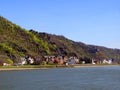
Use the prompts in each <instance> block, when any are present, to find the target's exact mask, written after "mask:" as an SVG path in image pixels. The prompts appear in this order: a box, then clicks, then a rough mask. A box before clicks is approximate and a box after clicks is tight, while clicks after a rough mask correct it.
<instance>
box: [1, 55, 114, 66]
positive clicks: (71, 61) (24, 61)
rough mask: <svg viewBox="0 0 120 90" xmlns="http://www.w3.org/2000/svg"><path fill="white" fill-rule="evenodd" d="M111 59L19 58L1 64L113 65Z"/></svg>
mask: <svg viewBox="0 0 120 90" xmlns="http://www.w3.org/2000/svg"><path fill="white" fill-rule="evenodd" d="M114 63H115V62H114V60H113V59H108V60H107V59H103V60H96V59H87V58H86V59H81V58H77V57H75V56H71V57H69V58H67V57H66V56H44V57H43V58H42V61H40V60H37V59H35V58H33V57H32V56H27V57H21V58H20V59H19V60H18V62H17V63H13V64H8V63H3V66H11V65H12V66H23V65H66V66H68V65H78V64H93V65H94V64H114Z"/></svg>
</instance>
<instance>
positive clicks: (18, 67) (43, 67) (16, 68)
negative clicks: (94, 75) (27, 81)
mask: <svg viewBox="0 0 120 90" xmlns="http://www.w3.org/2000/svg"><path fill="white" fill-rule="evenodd" d="M103 66H120V65H119V64H95V65H93V64H78V65H68V66H66V65H23V66H0V71H3V70H31V69H49V68H81V67H103Z"/></svg>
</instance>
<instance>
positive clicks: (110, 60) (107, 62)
mask: <svg viewBox="0 0 120 90" xmlns="http://www.w3.org/2000/svg"><path fill="white" fill-rule="evenodd" d="M102 63H103V64H113V60H112V59H109V60H106V59H104V60H103V62H102Z"/></svg>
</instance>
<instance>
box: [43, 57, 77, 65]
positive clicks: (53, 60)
mask: <svg viewBox="0 0 120 90" xmlns="http://www.w3.org/2000/svg"><path fill="white" fill-rule="evenodd" d="M43 61H44V62H45V63H46V64H60V65H63V64H66V65H73V64H77V63H79V59H78V58H77V57H70V58H67V57H65V56H44V60H43Z"/></svg>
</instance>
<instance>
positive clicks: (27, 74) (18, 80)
mask: <svg viewBox="0 0 120 90" xmlns="http://www.w3.org/2000/svg"><path fill="white" fill-rule="evenodd" d="M119 83H120V67H119V66H113V67H92V68H62V69H48V70H25V71H1V72H0V90H120V85H119Z"/></svg>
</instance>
